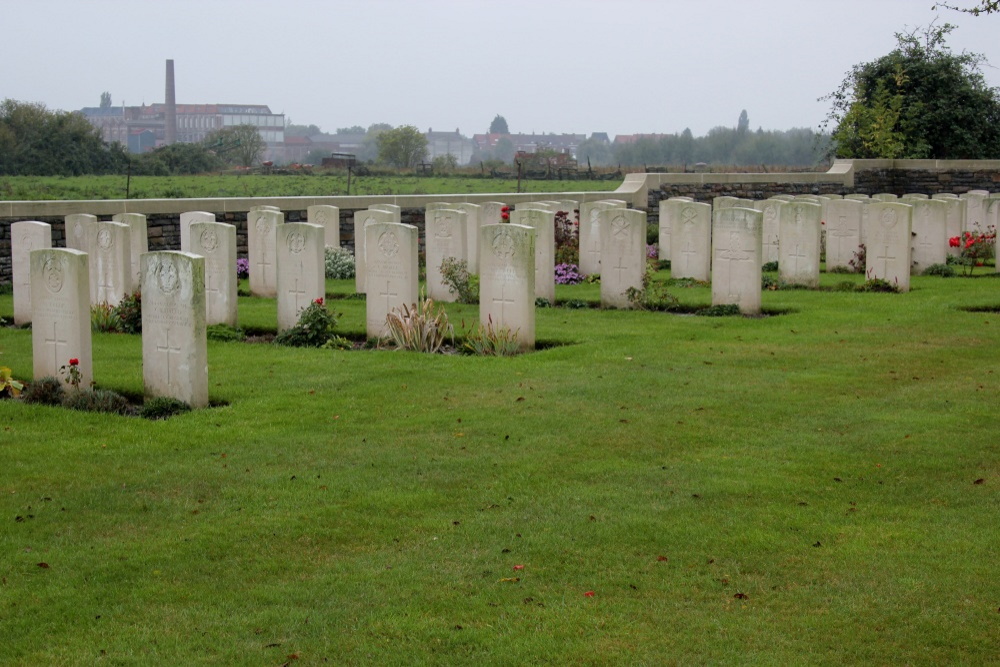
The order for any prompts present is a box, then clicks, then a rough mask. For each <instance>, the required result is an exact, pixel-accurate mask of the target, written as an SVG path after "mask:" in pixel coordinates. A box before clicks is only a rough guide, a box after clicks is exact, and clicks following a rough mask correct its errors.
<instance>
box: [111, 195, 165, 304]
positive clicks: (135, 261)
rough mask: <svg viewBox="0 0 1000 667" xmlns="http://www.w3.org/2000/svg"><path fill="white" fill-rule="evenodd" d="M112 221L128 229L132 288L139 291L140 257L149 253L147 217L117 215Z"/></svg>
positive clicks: (130, 214) (127, 214) (140, 214)
mask: <svg viewBox="0 0 1000 667" xmlns="http://www.w3.org/2000/svg"><path fill="white" fill-rule="evenodd" d="M111 221H112V222H118V223H121V224H123V225H125V226H127V227H128V234H129V240H130V241H131V244H132V246H131V248H130V249H129V257H130V261H131V262H132V286H133V287H134V288H136V289H138V288H139V282H140V271H139V257H141V256H142V254H143V253H144V252H149V232H148V230H147V229H146V216H145V215H143V214H142V213H115V214H114V215H113V216H111ZM182 238H183V237H182Z"/></svg>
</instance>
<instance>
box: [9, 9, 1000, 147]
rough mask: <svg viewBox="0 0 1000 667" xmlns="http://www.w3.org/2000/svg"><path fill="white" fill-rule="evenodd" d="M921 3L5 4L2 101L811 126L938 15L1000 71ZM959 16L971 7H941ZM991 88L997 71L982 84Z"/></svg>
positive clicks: (955, 40)
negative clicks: (168, 81) (744, 118)
mask: <svg viewBox="0 0 1000 667" xmlns="http://www.w3.org/2000/svg"><path fill="white" fill-rule="evenodd" d="M934 1H935V0H601V1H597V0H528V1H525V0H504V1H503V2H493V1H483V2H479V1H476V0H352V1H343V0H313V1H310V0H281V1H279V0H267V1H258V0H197V1H192V0H159V2H138V1H136V0H128V1H124V0H0V10H2V16H3V24H4V27H5V30H4V40H3V42H4V43H3V47H4V48H3V51H4V55H3V56H2V58H0V98H13V99H16V100H22V101H31V102H44V103H45V104H46V105H47V106H48V107H49V108H52V109H65V110H75V109H80V108H82V107H85V106H97V105H98V103H99V101H100V94H101V92H102V91H105V90H107V91H110V92H111V95H112V99H113V102H114V104H115V105H120V104H122V103H124V104H126V105H138V104H142V103H146V104H151V103H153V102H162V101H163V99H164V71H165V61H166V60H167V59H168V58H172V59H173V60H174V67H175V72H176V79H177V84H176V89H177V101H178V102H179V103H186V104H196V103H243V104H267V105H269V106H270V107H271V110H272V111H273V112H275V113H284V114H286V118H287V119H289V120H290V121H291V122H294V123H299V124H315V125H319V126H320V127H321V128H322V129H323V130H325V131H330V132H332V131H334V130H335V129H336V128H338V127H345V126H351V125H363V126H366V127H367V126H368V125H370V124H371V123H375V122H385V123H390V124H392V125H394V126H397V125H416V126H417V127H418V128H420V129H421V130H427V129H429V128H433V129H435V130H454V129H456V128H458V129H460V130H461V132H462V133H463V134H466V135H468V136H471V135H472V134H475V133H480V132H485V131H486V130H487V128H488V127H489V123H490V121H491V120H492V119H493V117H494V116H495V115H496V114H498V113H499V114H501V115H503V116H504V117H505V118H506V119H507V121H508V123H509V125H510V130H511V131H512V132H575V133H586V134H588V135H589V134H590V133H591V132H608V133H609V134H610V135H612V137H613V136H614V135H616V134H631V133H636V132H668V133H673V132H681V131H682V130H683V129H684V128H686V127H687V128H690V129H691V131H692V132H694V133H695V135H696V136H700V135H703V134H705V133H706V132H707V131H708V130H709V129H711V128H712V127H715V126H718V125H723V126H728V127H732V126H735V125H736V121H737V119H738V117H739V114H740V110H741V109H746V110H747V113H748V114H749V117H750V126H751V128H753V129H756V128H758V127H763V128H764V129H778V130H784V129H789V128H792V127H812V128H815V127H817V125H818V124H819V123H820V122H821V121H822V120H823V117H824V116H825V114H826V111H827V110H828V108H829V105H828V103H826V102H818V101H817V98H819V97H821V96H823V95H825V94H827V93H829V92H831V91H833V90H834V89H836V88H837V86H838V85H839V84H840V82H841V81H842V80H843V78H844V74H845V73H846V72H847V71H848V70H849V69H850V68H851V67H852V66H853V65H854V64H856V63H859V62H864V61H868V60H872V59H874V58H877V57H879V56H881V55H884V54H886V53H888V52H889V51H890V50H891V49H892V48H893V46H894V45H895V37H894V33H896V32H899V31H903V30H912V29H913V28H915V27H917V26H926V25H928V24H929V23H930V22H931V21H933V20H934V18H935V16H940V19H939V23H944V22H945V21H947V22H950V23H953V24H956V25H957V26H958V28H957V29H956V30H955V32H953V33H952V34H951V37H950V39H949V44H950V46H951V47H952V48H953V50H955V51H962V50H968V51H975V52H979V53H982V54H984V55H985V56H986V57H987V58H988V59H989V60H990V61H991V62H993V63H994V64H995V65H996V66H998V67H1000V40H998V39H997V36H998V35H1000V16H983V17H979V18H974V17H971V16H967V15H965V14H960V13H958V12H953V11H949V10H946V9H941V10H938V11H933V10H932V9H931V7H932V5H933V4H934ZM952 2H953V4H959V5H964V6H969V5H971V4H972V3H973V0H952ZM986 77H987V81H988V82H989V84H990V85H993V86H997V85H1000V69H996V68H994V67H987V68H986Z"/></svg>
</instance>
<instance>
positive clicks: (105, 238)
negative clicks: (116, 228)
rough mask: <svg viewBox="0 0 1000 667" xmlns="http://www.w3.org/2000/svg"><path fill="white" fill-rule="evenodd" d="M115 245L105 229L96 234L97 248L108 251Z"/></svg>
mask: <svg viewBox="0 0 1000 667" xmlns="http://www.w3.org/2000/svg"><path fill="white" fill-rule="evenodd" d="M114 244H115V239H114V237H113V236H112V235H111V232H110V231H108V230H107V229H102V230H101V231H99V232H97V246H98V247H99V248H100V249H101V250H110V249H111V246H113V245H114Z"/></svg>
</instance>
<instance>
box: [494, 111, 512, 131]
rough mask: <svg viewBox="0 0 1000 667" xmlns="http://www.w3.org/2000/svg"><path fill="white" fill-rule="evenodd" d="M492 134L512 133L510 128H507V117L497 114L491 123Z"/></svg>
mask: <svg viewBox="0 0 1000 667" xmlns="http://www.w3.org/2000/svg"><path fill="white" fill-rule="evenodd" d="M490 134H510V130H509V129H507V119H506V118H504V117H503V116H501V115H500V114H497V115H496V118H494V119H493V122H492V123H490Z"/></svg>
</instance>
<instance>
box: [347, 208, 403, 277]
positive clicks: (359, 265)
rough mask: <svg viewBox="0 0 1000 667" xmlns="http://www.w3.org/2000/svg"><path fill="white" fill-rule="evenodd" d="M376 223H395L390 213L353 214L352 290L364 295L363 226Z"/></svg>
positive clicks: (367, 212) (369, 212) (374, 211)
mask: <svg viewBox="0 0 1000 667" xmlns="http://www.w3.org/2000/svg"><path fill="white" fill-rule="evenodd" d="M376 222H395V220H393V215H392V213H390V212H388V211H376V210H374V209H366V210H364V211H356V212H355V213H354V289H355V291H357V293H358V294H364V293H365V226H366V225H372V224H375V223H376Z"/></svg>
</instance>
